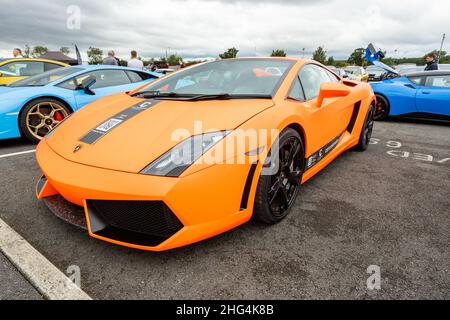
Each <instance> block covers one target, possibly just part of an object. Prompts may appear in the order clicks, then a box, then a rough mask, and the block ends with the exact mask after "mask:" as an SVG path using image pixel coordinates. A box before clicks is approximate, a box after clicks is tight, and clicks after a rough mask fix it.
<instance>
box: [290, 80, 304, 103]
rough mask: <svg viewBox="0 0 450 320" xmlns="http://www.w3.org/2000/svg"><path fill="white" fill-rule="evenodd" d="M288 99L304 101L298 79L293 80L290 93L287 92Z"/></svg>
mask: <svg viewBox="0 0 450 320" xmlns="http://www.w3.org/2000/svg"><path fill="white" fill-rule="evenodd" d="M289 98H293V99H295V100H299V101H304V100H305V95H304V93H303V88H302V86H301V84H300V80H299V79H298V77H296V78H295V81H294V83H293V84H292V88H291V91H290V92H289Z"/></svg>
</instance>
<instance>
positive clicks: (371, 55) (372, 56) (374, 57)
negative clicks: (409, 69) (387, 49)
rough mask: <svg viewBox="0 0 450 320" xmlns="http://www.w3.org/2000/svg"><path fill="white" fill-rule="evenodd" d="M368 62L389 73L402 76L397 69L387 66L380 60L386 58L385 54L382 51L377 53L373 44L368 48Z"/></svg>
mask: <svg viewBox="0 0 450 320" xmlns="http://www.w3.org/2000/svg"><path fill="white" fill-rule="evenodd" d="M365 58H366V60H367V61H369V62H370V63H372V64H373V65H375V66H377V67H379V68H381V69H383V70H385V71H387V72H388V73H391V74H395V75H400V74H399V73H398V71H396V70H395V69H393V68H391V67H389V66H388V65H385V64H384V63H383V62H381V61H380V60H379V59H383V58H384V53H383V52H382V51H377V50H376V49H375V46H374V45H373V44H372V43H371V44H369V46H368V47H367V48H366V57H365Z"/></svg>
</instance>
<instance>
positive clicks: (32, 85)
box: [0, 65, 161, 142]
mask: <svg viewBox="0 0 450 320" xmlns="http://www.w3.org/2000/svg"><path fill="white" fill-rule="evenodd" d="M160 76H161V75H160V74H158V73H153V72H147V71H143V70H136V69H130V68H123V67H114V66H90V65H81V66H75V67H68V68H59V69H55V70H51V71H48V72H45V73H43V74H40V75H37V76H34V77H31V78H27V79H24V80H20V81H17V82H13V83H11V84H10V85H8V86H3V87H0V140H2V139H10V138H19V137H21V136H23V137H25V138H27V139H29V140H31V141H34V142H37V141H39V140H40V139H42V138H43V137H44V136H45V135H46V134H47V133H48V132H49V131H50V130H52V129H53V128H54V127H55V126H56V125H57V124H58V123H60V122H61V121H63V120H64V118H66V117H67V116H69V114H71V113H72V112H75V111H77V110H78V109H80V108H81V107H83V106H85V105H86V104H88V103H91V102H93V101H95V100H97V99H99V98H102V97H105V96H107V95H111V94H114V93H119V92H124V91H131V90H134V89H137V88H138V87H140V86H142V85H144V84H146V83H148V82H150V81H153V80H154V79H156V78H158V77H160Z"/></svg>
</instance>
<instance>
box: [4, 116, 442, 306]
mask: <svg viewBox="0 0 450 320" xmlns="http://www.w3.org/2000/svg"><path fill="white" fill-rule="evenodd" d="M34 148H35V146H34V145H32V144H28V143H26V142H23V141H22V140H13V141H4V142H0V182H1V183H0V202H1V206H0V218H1V219H2V220H3V221H5V222H6V223H7V224H8V225H9V226H10V227H11V228H12V229H14V230H15V231H16V232H17V233H19V234H20V235H21V236H22V237H23V238H24V239H26V241H27V242H29V243H30V244H31V245H32V246H33V247H34V248H35V249H36V250H37V251H39V252H40V253H41V254H42V255H43V256H44V257H46V258H47V259H48V260H49V261H50V262H51V263H52V264H54V265H55V266H56V267H57V268H58V269H59V270H60V271H62V272H63V273H66V274H67V273H68V271H69V270H73V267H74V266H76V267H79V271H80V275H81V279H80V284H81V288H82V289H83V290H84V291H85V292H86V293H87V294H88V295H89V296H90V297H92V298H93V299H125V298H126V299H449V298H450V250H449V245H450V232H449V230H450V196H449V194H450V125H449V124H439V123H427V122H418V121H398V120H389V121H386V122H377V123H376V124H375V129H374V134H373V139H372V143H371V146H370V148H369V149H368V150H367V152H364V153H358V152H355V151H347V152H346V153H344V154H343V155H342V156H340V157H339V158H338V159H337V160H336V161H334V162H333V163H332V164H330V165H329V166H328V167H327V168H326V169H325V170H323V171H322V172H321V173H319V174H318V175H317V176H315V177H314V178H313V179H312V180H310V181H309V182H307V183H306V184H305V185H304V186H303V187H302V190H301V193H300V196H299V197H298V199H297V201H296V204H295V206H294V208H293V210H292V212H291V213H290V215H289V216H288V217H287V218H286V219H285V220H284V221H283V222H281V223H280V224H278V225H275V226H265V225H261V224H259V223H256V222H249V223H247V224H246V225H244V226H241V227H239V228H237V229H235V230H232V231H230V232H227V233H226V234H224V235H221V236H218V237H215V238H213V239H210V240H207V241H203V242H201V243H198V244H195V245H191V246H188V247H185V248H180V249H176V250H172V251H168V252H162V253H154V252H143V251H136V250H132V249H128V248H124V247H119V246H115V245H112V244H108V243H104V242H101V241H98V240H95V239H91V238H89V237H88V235H87V233H86V232H85V231H83V230H80V229H77V228H76V227H73V226H71V225H69V224H67V223H65V222H63V221H61V220H59V219H58V218H57V217H55V216H54V215H53V214H52V213H51V212H50V211H49V210H48V209H47V208H46V207H45V205H44V204H43V203H40V202H39V201H38V200H37V199H36V196H35V191H34V190H35V183H36V181H37V179H38V178H39V177H40V171H39V168H38V166H37V163H36V160H35V156H34V153H33V150H34ZM60 170H64V168H60ZM212 210H213V208H212ZM0 258H4V257H3V256H2V255H1V254H0ZM0 263H1V264H2V265H3V267H2V268H0V269H1V270H10V269H11V268H12V267H11V265H10V264H9V262H8V261H6V260H5V259H0ZM371 266H372V267H373V266H377V267H379V270H380V272H381V273H380V275H381V286H380V288H379V290H378V289H375V290H369V288H368V284H367V282H368V278H369V277H370V276H371V274H369V273H368V269H369V270H371V268H370V267H371ZM5 272H6V271H5ZM10 273H14V274H12V275H11V276H9V277H8V276H3V277H0V281H1V282H5V284H3V283H0V286H2V287H3V286H5V287H8V286H7V283H6V282H8V281H15V280H13V279H15V277H17V276H18V274H16V273H15V271H14V270H10ZM23 287H24V289H23V290H21V291H20V294H16V293H15V292H14V290H10V291H5V293H3V294H2V295H1V296H0V298H2V299H19V298H21V299H23V298H30V299H33V298H40V295H39V294H37V293H36V291H35V290H33V289H32V288H28V287H27V285H26V284H23ZM27 294H28V296H27ZM5 295H6V296H5Z"/></svg>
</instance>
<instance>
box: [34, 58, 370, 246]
mask: <svg viewBox="0 0 450 320" xmlns="http://www.w3.org/2000/svg"><path fill="white" fill-rule="evenodd" d="M291 60H293V61H294V62H295V63H294V66H293V67H292V68H291V70H290V71H289V73H288V74H287V76H286V77H285V78H284V80H283V82H282V84H281V86H280V87H279V89H278V91H277V93H276V94H275V95H274V97H273V99H266V100H229V101H228V100H227V101H199V102H182V101H161V102H159V103H158V105H156V106H155V107H153V108H150V109H148V110H146V111H145V112H143V113H142V115H140V116H138V117H135V118H132V119H130V120H129V121H127V122H126V123H123V124H122V125H121V126H120V128H117V130H116V129H114V130H112V131H111V133H109V134H108V135H107V136H105V137H104V138H103V139H102V140H101V143H96V144H95V145H86V144H84V143H82V142H80V138H81V137H82V136H83V134H84V133H86V132H88V131H89V130H91V129H93V128H95V127H96V126H98V125H99V124H100V123H102V121H104V120H105V119H108V118H109V117H111V116H113V115H115V114H117V113H118V112H120V111H122V110H124V109H126V108H127V107H129V106H132V105H134V104H136V103H138V102H140V101H144V100H142V99H137V98H133V97H130V96H128V95H126V94H119V95H113V96H110V97H106V98H104V99H100V100H97V101H96V102H94V103H92V104H91V105H90V106H88V107H85V108H83V109H81V110H80V111H78V112H77V113H75V114H74V115H72V117H71V118H70V119H69V120H67V121H66V122H65V123H63V124H62V125H61V126H60V127H59V128H58V130H57V131H56V132H55V133H54V134H52V135H51V136H49V137H48V138H46V139H44V140H43V141H41V143H40V144H39V146H38V148H37V152H36V154H37V160H38V163H39V166H40V167H41V169H42V172H43V174H44V176H45V177H46V179H47V180H46V182H45V185H44V187H42V188H40V189H39V190H37V193H38V194H37V196H38V198H39V199H44V198H46V197H49V196H52V195H56V194H59V195H61V196H62V197H63V198H64V199H66V200H67V201H69V202H71V203H74V204H76V205H79V206H84V207H85V208H86V201H87V200H131V201H134V200H136V201H146V200H149V201H154V200H157V201H163V202H164V203H165V204H166V205H167V206H168V207H169V208H170V209H171V210H172V211H173V212H174V213H175V215H176V216H177V217H178V219H179V220H180V221H181V222H182V224H183V225H184V227H183V228H182V229H181V230H180V231H179V232H177V233H176V234H175V235H173V236H172V237H170V238H169V239H167V240H166V241H164V242H163V243H161V244H159V245H158V246H154V247H149V246H142V245H136V244H132V243H124V242H121V241H117V240H114V239H109V238H105V237H101V236H98V235H96V234H94V233H93V232H91V228H90V226H89V224H90V221H89V215H87V214H86V219H87V224H88V229H89V234H90V235H91V236H92V237H95V238H98V239H100V240H103V241H108V242H111V243H115V244H119V245H123V246H127V247H131V248H136V249H142V250H150V251H162V250H168V249H173V248H176V247H180V246H184V245H188V244H191V243H194V242H197V241H201V240H203V239H207V238H210V237H212V236H215V235H218V234H220V233H223V232H225V231H228V230H230V229H232V228H235V227H237V226H239V225H241V224H243V223H245V222H247V221H249V220H250V218H251V217H252V212H253V204H254V198H255V194H256V189H257V181H258V179H259V176H260V173H261V171H262V169H263V166H262V162H259V163H258V165H257V168H256V173H255V175H254V178H253V181H252V183H251V190H250V193H249V198H248V206H247V208H240V206H239V204H240V203H241V199H242V195H243V191H244V187H245V184H246V180H247V177H248V175H249V170H250V168H251V164H253V163H255V161H256V160H257V157H254V156H249V155H244V156H245V157H247V160H248V161H247V162H246V164H212V165H208V164H205V163H202V162H201V161H197V162H196V163H194V164H193V165H192V166H191V167H189V168H188V169H187V170H186V171H185V172H184V173H183V174H182V175H181V176H180V177H179V178H171V177H157V176H148V175H142V174H139V172H140V171H141V170H142V169H143V168H145V167H146V166H147V165H148V164H149V163H151V162H152V161H153V160H155V159H157V158H158V157H160V156H161V155H162V154H164V153H165V152H167V151H168V150H170V149H171V148H172V147H174V145H176V143H175V142H173V139H171V134H172V132H173V130H174V128H186V129H188V130H189V131H190V132H191V133H194V125H193V123H194V121H196V120H202V121H203V128H202V130H203V132H211V131H217V130H234V129H236V128H239V129H243V130H248V129H255V128H257V129H267V130H271V129H277V130H279V131H280V132H281V131H282V130H284V129H285V128H287V127H289V126H295V127H297V128H300V129H301V132H302V135H303V139H304V144H305V158H308V157H310V156H311V155H313V154H314V153H315V152H317V151H318V150H320V149H321V148H323V147H324V146H325V145H327V144H328V143H330V141H332V140H333V139H336V138H337V137H339V136H340V140H339V143H338V144H337V146H336V147H335V149H334V150H333V151H332V152H330V153H329V154H328V155H327V156H325V157H324V158H323V159H322V160H321V161H320V162H319V163H318V164H317V165H315V166H314V167H312V168H311V169H309V170H307V171H306V172H305V173H304V175H303V180H302V183H305V182H306V181H307V180H309V179H311V178H312V177H313V176H314V175H315V174H317V173H318V172H319V171H320V170H322V169H323V168H324V167H326V166H327V165H328V164H329V163H330V162H332V161H333V160H334V159H335V158H336V157H337V156H338V155H339V154H341V153H343V152H344V151H345V150H347V149H349V148H351V147H353V146H355V145H356V144H358V141H359V137H360V133H361V130H362V127H363V123H364V120H365V117H366V114H367V111H368V109H369V107H370V105H371V104H372V103H373V102H374V99H375V97H374V94H373V91H372V89H371V88H370V86H369V85H368V84H365V83H356V82H351V81H346V82H342V83H346V84H347V86H348V88H349V90H350V94H349V95H347V96H345V97H339V98H325V99H324V100H323V103H322V104H321V105H320V106H319V101H318V100H319V99H318V98H317V99H314V100H311V101H306V102H300V101H295V100H292V99H290V98H288V95H289V92H290V89H291V86H292V83H293V81H294V79H295V77H296V75H297V74H298V72H299V70H300V69H301V67H302V66H303V65H304V64H305V63H316V62H312V61H308V60H296V59H291ZM357 102H360V110H359V113H358V117H357V118H356V119H354V120H355V121H354V126H353V130H352V132H348V131H347V127H348V125H349V123H350V122H351V120H352V115H353V113H354V112H353V111H354V109H355V104H356V103H357ZM232 135H233V134H231V135H230V136H229V137H227V138H230V139H231V137H232ZM227 138H225V139H227ZM225 139H224V140H225ZM76 146H79V147H80V148H81V149H80V152H74V148H75V147H76ZM261 147H265V151H264V152H265V155H266V154H267V151H268V149H270V145H262V146H261ZM214 149H215V148H212V150H210V151H209V152H214ZM245 151H246V152H248V151H250V150H245ZM235 156H236V157H237V156H243V155H242V154H240V155H235ZM224 160H225V159H224Z"/></svg>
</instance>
